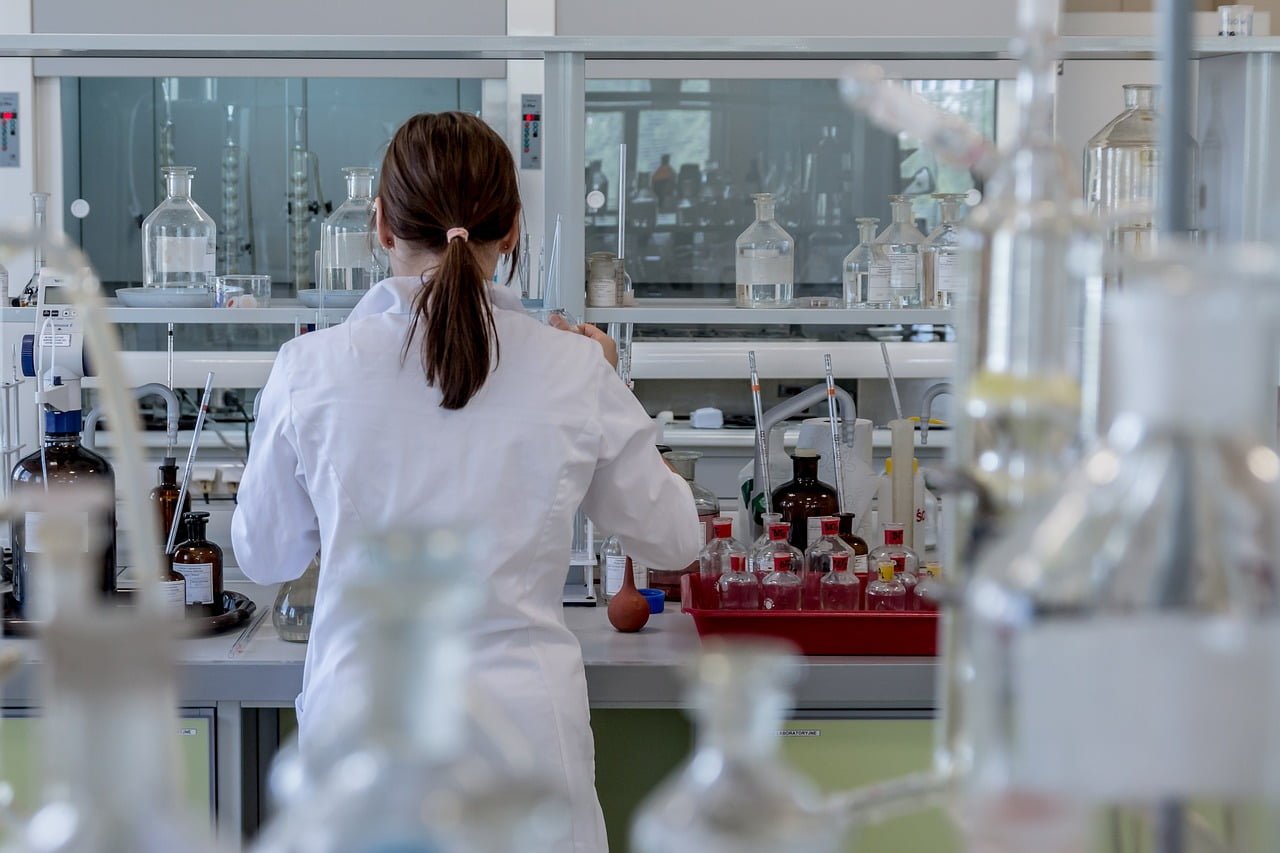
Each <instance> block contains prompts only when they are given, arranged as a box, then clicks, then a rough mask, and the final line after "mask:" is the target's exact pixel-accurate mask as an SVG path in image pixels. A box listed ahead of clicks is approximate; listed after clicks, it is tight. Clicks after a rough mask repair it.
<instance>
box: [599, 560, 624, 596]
mask: <svg viewBox="0 0 1280 853" xmlns="http://www.w3.org/2000/svg"><path fill="white" fill-rule="evenodd" d="M626 572H627V558H626V556H625V555H616V556H613V557H605V558H604V594H605V595H606V596H608V597H609V598H612V597H613V596H615V595H617V594H618V590H620V589H622V583H623V579H624V578H625V577H626Z"/></svg>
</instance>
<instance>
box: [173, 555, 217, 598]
mask: <svg viewBox="0 0 1280 853" xmlns="http://www.w3.org/2000/svg"><path fill="white" fill-rule="evenodd" d="M173 570H174V571H175V572H177V573H178V574H180V575H182V576H183V577H184V578H186V581H187V583H186V587H187V604H213V563H174V564H173Z"/></svg>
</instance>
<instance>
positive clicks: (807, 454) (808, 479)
mask: <svg viewBox="0 0 1280 853" xmlns="http://www.w3.org/2000/svg"><path fill="white" fill-rule="evenodd" d="M818 458H819V457H818V454H817V452H816V451H813V450H797V451H796V452H795V455H794V456H792V457H791V460H792V463H791V464H792V468H791V470H792V479H791V481H790V482H787V483H783V484H782V485H781V486H779V487H778V488H776V489H774V491H773V511H774V512H776V513H779V514H781V515H782V520H783V521H786V522H789V523H790V524H791V537H790V541H791V544H792V545H793V546H795V547H796V548H799V549H800V550H801V551H804V550H806V549H807V548H808V547H809V543H810V542H816V541H817V540H818V538H819V537H820V536H821V535H822V532H821V522H820V521H819V519H821V518H822V517H823V516H825V515H838V514H839V512H840V499H839V497H837V495H836V490H835V489H833V488H831V487H830V486H828V485H827V484H826V483H822V482H819V480H818ZM810 519H812V522H811V521H810ZM810 527H812V530H810Z"/></svg>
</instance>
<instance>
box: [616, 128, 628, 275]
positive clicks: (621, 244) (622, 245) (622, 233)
mask: <svg viewBox="0 0 1280 853" xmlns="http://www.w3.org/2000/svg"><path fill="white" fill-rule="evenodd" d="M626 258H627V143H625V142H624V143H622V144H621V145H619V146H618V260H620V261H623V260H626Z"/></svg>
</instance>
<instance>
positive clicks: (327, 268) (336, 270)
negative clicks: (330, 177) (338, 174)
mask: <svg viewBox="0 0 1280 853" xmlns="http://www.w3.org/2000/svg"><path fill="white" fill-rule="evenodd" d="M342 174H343V176H344V177H345V178H346V181H347V200H346V201H344V202H343V203H342V204H340V205H338V209H337V210H335V211H334V212H333V213H331V214H330V215H329V218H328V219H326V220H325V221H324V224H323V225H321V226H320V287H321V291H322V292H324V291H326V290H327V291H336V290H347V291H350V290H368V289H369V288H370V287H372V286H373V285H374V283H375V280H376V277H377V275H378V271H377V264H376V263H375V262H374V257H373V242H372V235H371V234H370V228H371V227H372V209H373V176H374V170H373V169H366V168H364V167H362V166H348V167H346V168H345V169H343V170H342Z"/></svg>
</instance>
